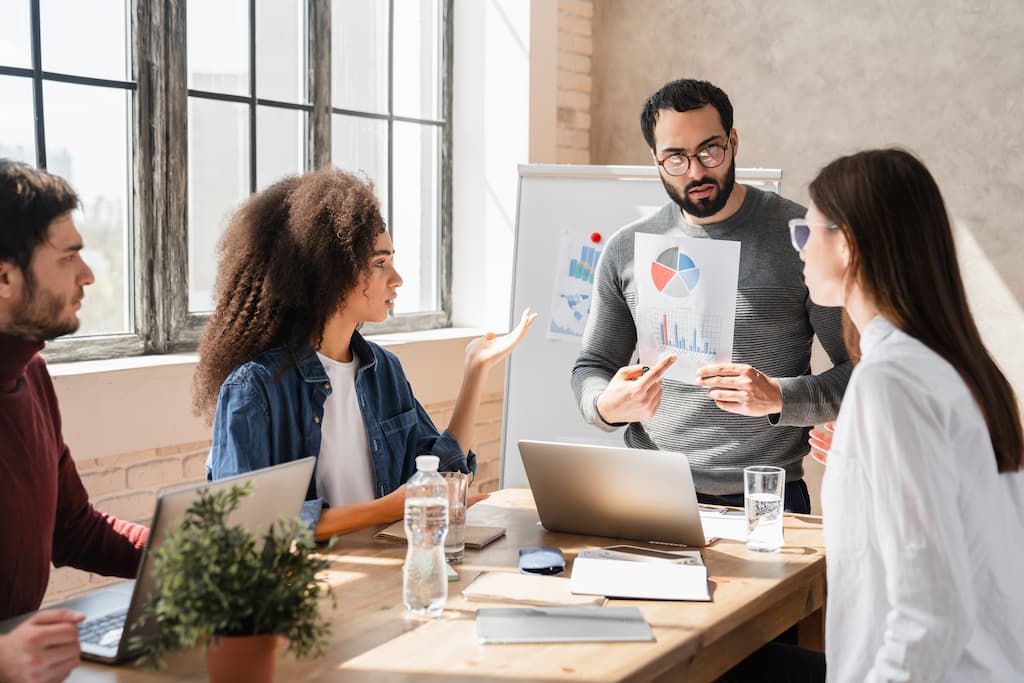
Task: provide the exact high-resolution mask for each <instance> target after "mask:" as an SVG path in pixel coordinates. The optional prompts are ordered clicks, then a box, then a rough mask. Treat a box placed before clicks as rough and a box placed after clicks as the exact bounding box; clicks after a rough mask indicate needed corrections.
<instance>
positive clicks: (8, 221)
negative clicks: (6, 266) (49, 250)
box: [0, 159, 78, 273]
mask: <svg viewBox="0 0 1024 683" xmlns="http://www.w3.org/2000/svg"><path fill="white" fill-rule="evenodd" d="M77 207H78V195H77V194H75V191H74V190H72V189H71V185H69V184H68V182H67V181H66V180H64V179H63V178H60V177H58V176H55V175H52V174H50V173H47V172H46V171H41V170H39V169H37V168H33V167H31V166H29V165H28V164H23V163H20V162H17V161H11V160H10V159H0V261H12V262H13V263H14V265H16V266H18V268H20V269H21V270H22V271H23V272H26V273H27V272H28V267H29V264H30V263H31V262H32V253H33V252H34V251H35V249H36V247H37V246H39V245H40V244H41V243H42V242H44V241H45V240H46V237H47V233H48V231H49V227H50V223H52V222H53V220H54V219H55V218H57V217H59V216H60V215H62V214H65V213H67V212H68V211H71V210H73V209H75V208H77Z"/></svg>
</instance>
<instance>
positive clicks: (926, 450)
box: [790, 149, 1024, 681]
mask: <svg viewBox="0 0 1024 683" xmlns="http://www.w3.org/2000/svg"><path fill="white" fill-rule="evenodd" d="M810 195H811V200H812V201H811V204H810V207H809V208H808V211H807V218H806V220H804V221H793V222H792V223H791V224H790V231H791V233H792V237H793V245H794V247H795V248H796V249H798V250H799V251H800V257H801V259H802V260H803V261H804V278H805V280H806V282H807V288H808V290H809V292H810V296H811V299H812V300H814V302H815V303H817V304H819V305H825V306H843V307H844V308H845V310H846V313H847V316H848V317H849V320H850V322H852V324H853V329H851V330H850V332H851V334H850V335H849V336H850V339H849V343H850V345H851V346H854V345H857V346H859V351H860V353H859V355H860V361H859V363H858V365H857V367H856V369H855V370H854V373H853V376H852V377H851V379H850V384H849V387H848V388H847V390H846V396H845V398H844V400H843V405H842V409H841V411H840V413H839V418H838V420H837V422H836V427H835V438H834V440H833V443H832V448H831V450H830V451H829V457H828V466H827V468H826V471H825V479H824V482H823V484H822V511H823V515H824V524H825V548H826V558H827V566H828V585H829V594H828V607H827V610H826V614H827V626H826V661H827V668H828V678H829V680H834V681H865V680H867V681H941V680H951V681H1010V680H1024V581H1022V577H1024V511H1022V510H1021V508H1020V504H1021V501H1022V499H1024V493H1022V491H1024V474H1022V473H1021V469H1022V465H1024V437H1022V433H1021V420H1020V413H1019V411H1018V404H1017V399H1016V397H1015V396H1014V392H1013V389H1012V388H1011V387H1010V384H1009V382H1007V380H1006V378H1005V377H1004V376H1003V374H1002V372H1000V370H999V368H998V367H997V366H996V364H995V363H994V362H993V360H992V358H991V356H990V355H989V354H988V352H987V351H986V349H985V346H984V344H983V343H982V340H981V335H980V333H979V332H978V328H977V326H976V325H975V323H974V319H973V318H972V316H971V312H970V309H969V307H968V305H967V300H966V296H965V294H964V287H963V283H962V281H961V277H960V267H959V265H958V263H957V259H956V249H955V246H954V241H953V234H952V230H951V228H950V221H949V217H948V215H947V213H946V209H945V205H944V203H943V200H942V195H941V194H940V192H939V188H938V186H937V185H936V184H935V181H934V179H933V178H932V176H931V174H930V173H929V172H928V170H927V169H926V168H925V167H924V165H923V164H922V163H921V162H920V161H918V160H917V159H916V158H915V157H913V156H912V155H910V154H908V153H907V152H904V151H902V150H895V149H890V150H872V151H866V152H861V153H859V154H854V155H852V156H848V157H843V158H840V159H837V160H835V161H833V162H832V163H830V164H829V165H828V166H826V167H825V168H824V169H822V171H821V172H820V173H819V174H818V177H817V178H815V180H814V181H813V182H812V183H811V185H810ZM853 350H855V349H853Z"/></svg>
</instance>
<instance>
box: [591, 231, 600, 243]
mask: <svg viewBox="0 0 1024 683" xmlns="http://www.w3.org/2000/svg"><path fill="white" fill-rule="evenodd" d="M590 241H591V242H593V243H594V244H597V243H598V242H600V241H601V233H599V232H592V233H590Z"/></svg>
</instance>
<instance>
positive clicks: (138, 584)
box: [0, 458, 316, 663]
mask: <svg viewBox="0 0 1024 683" xmlns="http://www.w3.org/2000/svg"><path fill="white" fill-rule="evenodd" d="M315 462H316V458H303V459H302V460H296V461H294V462H290V463H285V464H283V465H277V466H275V467H268V468H266V469H261V470H256V471H254V472H248V473H246V474H240V475H238V476H234V477H228V478H226V479H221V480H219V481H215V482H201V483H199V484H193V485H189V486H186V487H182V488H179V489H176V490H173V491H168V492H165V493H162V494H160V496H159V497H158V498H157V501H156V508H155V510H154V511H153V521H152V524H151V527H150V531H149V543H148V545H147V546H146V549H145V550H144V551H143V554H142V561H141V562H140V563H139V570H138V574H137V575H136V579H135V580H134V581H123V582H121V583H117V584H114V585H113V586H108V587H105V588H102V589H100V590H97V591H93V592H92V593H89V594H87V595H83V596H81V597H79V598H75V599H74V600H69V601H67V602H64V603H61V604H59V605H52V608H64V609H72V610H75V611H76V612H80V613H82V614H84V615H85V617H86V618H85V621H83V622H82V623H81V624H79V626H78V630H79V643H80V644H81V648H82V657H83V658H85V659H92V660H95V661H100V662H107V663H115V662H120V661H123V660H125V659H128V658H130V657H133V656H135V655H137V654H139V653H138V652H136V651H134V650H132V649H131V648H130V646H129V640H130V638H131V637H132V636H135V635H140V636H143V637H145V636H146V635H147V634H150V633H152V632H153V631H154V630H155V629H156V624H155V623H154V622H153V621H152V620H150V621H147V622H146V623H145V624H144V625H143V626H141V627H138V628H133V626H135V624H136V623H137V622H138V621H139V618H140V617H141V615H142V611H143V607H144V605H145V602H146V599H147V596H148V595H149V594H150V593H152V592H155V591H156V585H155V583H154V580H153V577H152V562H151V559H150V558H151V557H152V556H153V553H154V551H155V550H156V549H158V548H159V547H160V545H161V544H162V543H163V542H164V539H166V538H167V536H168V535H169V534H171V533H173V532H174V531H175V530H176V529H177V528H178V524H179V523H180V522H181V520H182V518H183V517H184V515H185V511H186V510H188V508H189V507H190V506H191V505H192V503H193V502H194V501H195V500H196V499H198V497H199V493H198V491H199V489H202V488H209V489H210V490H211V491H218V490H221V489H225V488H230V487H231V486H232V485H233V484H241V483H244V482H246V481H251V482H252V492H251V493H250V494H249V495H248V496H246V497H245V498H242V499H241V500H240V501H239V506H238V509H236V510H235V511H234V512H233V513H231V515H230V516H229V517H228V522H229V523H230V524H244V525H245V526H246V527H248V528H249V529H252V530H253V531H258V532H259V533H260V534H262V532H263V530H264V529H266V528H267V527H269V526H270V525H271V524H273V523H274V522H275V521H277V519H278V517H280V516H281V515H284V516H285V517H298V516H299V513H300V512H301V510H302V502H303V500H304V499H305V497H306V491H307V489H308V488H309V482H310V479H311V477H312V475H313V465H314V463H315ZM32 614H34V612H31V613H29V614H23V615H21V616H18V617H14V618H13V619H8V620H6V621H4V622H0V633H5V632H7V631H10V630H12V629H14V628H15V627H16V626H17V625H18V624H20V623H21V622H22V621H24V620H25V619H27V618H29V617H30V616H31V615H32Z"/></svg>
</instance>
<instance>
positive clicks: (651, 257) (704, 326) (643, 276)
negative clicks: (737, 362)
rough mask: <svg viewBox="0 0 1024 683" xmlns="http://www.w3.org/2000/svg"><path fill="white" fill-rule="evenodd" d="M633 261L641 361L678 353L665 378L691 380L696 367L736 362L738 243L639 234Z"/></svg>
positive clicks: (694, 376)
mask: <svg viewBox="0 0 1024 683" xmlns="http://www.w3.org/2000/svg"><path fill="white" fill-rule="evenodd" d="M633 264H634V277H635V278H636V283H637V285H636V289H637V305H636V318H637V351H638V352H639V354H640V362H641V363H643V364H644V365H654V364H655V363H657V362H658V359H660V358H663V357H664V356H666V355H668V354H671V353H674V354H676V356H678V358H677V360H676V362H675V363H673V364H672V366H671V367H669V368H668V370H666V372H665V375H664V377H665V378H667V379H673V380H676V381H679V382H686V383H688V384H693V383H695V381H696V376H697V369H698V368H700V367H702V366H704V365H708V364H710V363H729V362H731V361H732V341H733V327H734V325H735V322H736V288H737V282H738V281H739V269H740V243H739V242H732V241H727V240H712V239H697V238H692V237H674V236H666V235H649V234H644V233H637V235H636V241H635V243H634V260H633Z"/></svg>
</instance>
